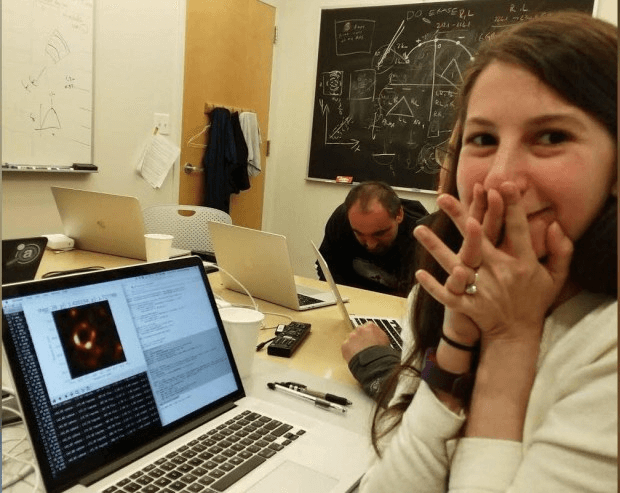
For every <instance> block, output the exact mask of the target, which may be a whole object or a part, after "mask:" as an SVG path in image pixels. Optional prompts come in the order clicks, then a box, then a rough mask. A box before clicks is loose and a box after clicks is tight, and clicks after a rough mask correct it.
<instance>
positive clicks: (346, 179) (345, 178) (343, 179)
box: [336, 176, 353, 183]
mask: <svg viewBox="0 0 620 493" xmlns="http://www.w3.org/2000/svg"><path fill="white" fill-rule="evenodd" d="M336 183H353V177H352V176H337V177H336Z"/></svg>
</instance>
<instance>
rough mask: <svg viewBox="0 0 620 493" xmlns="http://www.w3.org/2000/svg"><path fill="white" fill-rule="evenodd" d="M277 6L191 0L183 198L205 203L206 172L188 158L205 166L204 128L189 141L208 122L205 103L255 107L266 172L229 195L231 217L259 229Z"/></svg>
mask: <svg viewBox="0 0 620 493" xmlns="http://www.w3.org/2000/svg"><path fill="white" fill-rule="evenodd" d="M275 14H276V12H275V8H274V7H272V6H269V5H267V4H264V3H262V2H260V1H259V0H188V2H187V27H186V40H185V82H184V92H183V129H182V140H181V143H182V145H181V170H180V174H181V176H180V184H179V203H180V204H189V205H202V203H203V194H204V173H197V172H195V173H192V174H189V175H188V174H186V173H185V172H184V165H185V163H190V164H192V165H193V166H196V167H199V168H201V167H202V157H203V155H204V152H205V148H204V147H195V145H202V146H204V145H205V144H206V142H208V140H207V139H208V131H207V133H206V134H203V135H201V136H199V137H198V138H196V139H194V140H193V144H191V145H188V141H189V140H190V139H191V138H192V137H193V136H195V135H196V134H198V133H200V132H201V131H202V130H203V129H204V127H205V126H206V124H207V123H208V115H205V105H206V104H211V105H216V106H225V107H229V108H232V109H246V110H250V111H254V112H256V114H257V117H258V123H259V126H260V131H261V135H262V141H263V143H262V145H261V167H262V172H261V173H260V174H259V175H258V176H256V177H254V178H251V180H250V184H251V186H250V189H249V190H246V191H243V192H241V193H240V194H238V195H231V197H230V215H231V216H232V219H233V223H234V224H238V225H240V226H246V227H250V228H255V229H261V225H262V210H263V195H264V182H265V174H266V173H268V170H267V166H266V155H265V152H266V149H267V140H268V135H269V96H270V89H271V65H272V54H273V42H274V29H275Z"/></svg>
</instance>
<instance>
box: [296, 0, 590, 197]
mask: <svg viewBox="0 0 620 493" xmlns="http://www.w3.org/2000/svg"><path fill="white" fill-rule="evenodd" d="M568 8H571V9H574V10H579V11H583V12H588V13H590V14H591V13H592V12H593V8H594V0H528V1H520V2H515V1H514V0H513V1H507V0H484V1H483V0H469V1H454V2H436V3H422V4H420V3H418V4H409V5H393V6H380V7H362V8H346V9H324V10H322V12H321V26H320V36H319V52H318V63H317V76H316V90H315V98H314V106H313V125H312V136H311V144H310V158H309V163H308V173H307V176H308V179H311V180H312V179H313V180H323V181H330V182H334V180H337V179H338V177H351V179H352V181H353V182H354V183H355V182H362V181H366V180H382V181H385V182H387V183H388V184H390V185H392V186H394V187H398V188H404V189H412V190H419V191H433V190H435V189H436V183H437V174H438V172H439V169H440V166H439V162H438V159H437V156H438V155H441V153H440V152H439V153H437V152H436V151H437V150H439V151H441V150H442V149H445V148H446V146H447V142H448V140H449V138H450V132H451V126H452V123H453V107H454V101H455V97H456V94H457V88H458V87H459V84H460V83H461V81H462V74H463V72H464V70H465V67H466V66H467V64H468V62H469V61H470V59H471V58H472V57H473V56H474V55H475V53H476V49H477V47H478V46H479V44H480V42H481V41H482V40H485V39H489V38H492V37H493V36H495V35H496V34H497V33H498V32H500V31H501V30H503V29H505V28H506V27H508V26H511V25H514V24H516V23H519V22H523V21H525V20H528V19H531V18H533V17H537V16H541V15H545V14H547V13H549V12H552V11H556V10H563V9H568Z"/></svg>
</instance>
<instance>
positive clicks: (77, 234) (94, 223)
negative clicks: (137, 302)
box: [51, 187, 146, 260]
mask: <svg viewBox="0 0 620 493" xmlns="http://www.w3.org/2000/svg"><path fill="white" fill-rule="evenodd" d="M51 188H52V194H53V195H54V200H55V201H56V207H57V208H58V213H59V214H60V219H61V221H62V224H63V228H64V233H65V235H67V236H68V237H70V238H73V239H74V240H75V247H76V248H78V249H80V250H89V251H92V252H99V253H107V254H111V255H118V256H120V257H127V258H135V259H139V260H145V259H146V247H145V244H144V219H143V215H142V208H141V207H140V202H139V201H138V199H137V198H136V197H130V196H125V195H115V194H111V193H103V192H93V191H90V190H77V189H73V188H61V187H51Z"/></svg>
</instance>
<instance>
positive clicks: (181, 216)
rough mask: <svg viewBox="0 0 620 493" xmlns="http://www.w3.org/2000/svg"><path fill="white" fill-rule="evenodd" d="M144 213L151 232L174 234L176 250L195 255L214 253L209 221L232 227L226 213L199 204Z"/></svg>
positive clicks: (154, 207)
mask: <svg viewBox="0 0 620 493" xmlns="http://www.w3.org/2000/svg"><path fill="white" fill-rule="evenodd" d="M142 212H143V215H144V229H145V230H146V232H147V233H163V234H170V235H173V236H174V240H173V241H172V246H173V247H175V248H183V249H186V250H191V251H194V252H208V253H213V242H212V241H211V233H210V232H209V221H214V222H220V223H226V224H232V218H231V217H230V216H229V215H228V214H227V213H226V212H224V211H220V210H219V209H213V208H211V207H203V206H198V205H174V204H169V205H168V204H165V205H152V206H149V207H145V208H144V209H143V211H142Z"/></svg>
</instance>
